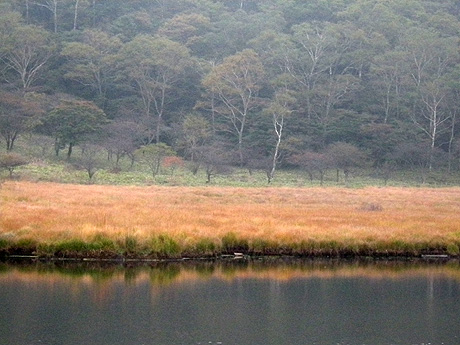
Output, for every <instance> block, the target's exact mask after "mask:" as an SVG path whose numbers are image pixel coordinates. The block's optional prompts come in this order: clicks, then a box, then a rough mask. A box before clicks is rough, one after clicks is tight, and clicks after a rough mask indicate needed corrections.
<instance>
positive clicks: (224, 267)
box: [0, 259, 460, 287]
mask: <svg viewBox="0 0 460 345" xmlns="http://www.w3.org/2000/svg"><path fill="white" fill-rule="evenodd" d="M433 275H436V276H443V277H447V278H450V279H454V280H457V281H460V262H459V261H458V260H451V261H445V262H429V261H424V260H415V261H414V260H411V261H401V260H397V261H375V260H369V261H366V260H354V261H349V260H318V259H315V260H305V259H302V260H300V259H299V260H297V259H286V260H283V259H263V260H253V261H246V260H244V261H243V260H240V261H238V260H229V261H220V262H214V261H205V262H186V263H183V262H170V263H165V262H162V263H149V264H139V265H122V264H113V263H112V264H109V263H100V262H99V263H75V262H72V263H61V262H60V263H50V262H47V263H44V262H34V263H31V262H20V263H17V262H15V263H6V262H4V263H0V284H8V283H9V282H13V281H23V282H24V283H50V284H54V283H55V282H57V281H59V280H63V279H64V280H72V281H74V282H85V284H90V285H103V284H111V283H114V282H117V283H121V284H127V285H137V284H145V283H148V284H151V285H152V286H155V287H162V286H169V285H171V284H183V283H190V282H193V283H197V282H200V281H206V280H209V279H216V280H222V281H228V282H230V281H233V280H236V279H266V280H276V281H289V280H291V279H309V278H321V279H331V278H365V279H404V278H408V277H416V276H421V277H423V276H433Z"/></svg>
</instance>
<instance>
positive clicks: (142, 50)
mask: <svg viewBox="0 0 460 345" xmlns="http://www.w3.org/2000/svg"><path fill="white" fill-rule="evenodd" d="M119 59H120V65H121V66H122V68H123V72H124V75H125V78H126V79H127V80H128V81H129V82H131V83H133V84H134V85H132V86H133V87H134V89H135V90H136V91H137V92H138V93H139V95H140V96H141V98H142V101H143V104H144V115H145V116H146V117H147V118H149V117H151V116H154V117H155V118H156V121H155V122H156V131H155V136H154V137H152V138H149V143H152V142H153V141H155V142H156V143H157V144H158V143H159V142H160V137H161V128H162V124H163V120H164V116H165V112H166V110H167V106H168V103H169V101H170V92H171V89H172V87H173V86H174V85H175V84H176V83H177V82H178V81H179V80H181V78H182V77H183V76H184V74H185V72H186V71H187V68H189V67H191V66H192V65H193V60H192V58H191V57H190V54H189V52H188V50H187V48H186V47H185V46H183V45H181V44H180V43H177V42H173V41H171V40H168V39H166V38H162V37H151V36H145V35H139V36H137V37H136V38H134V39H133V40H132V41H131V42H129V43H127V44H126V45H125V46H124V47H123V49H122V51H121V52H120V55H119Z"/></svg>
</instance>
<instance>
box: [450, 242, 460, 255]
mask: <svg viewBox="0 0 460 345" xmlns="http://www.w3.org/2000/svg"><path fill="white" fill-rule="evenodd" d="M447 254H449V255H452V256H458V255H459V254H460V248H459V247H458V245H456V244H455V243H450V244H448V245H447Z"/></svg>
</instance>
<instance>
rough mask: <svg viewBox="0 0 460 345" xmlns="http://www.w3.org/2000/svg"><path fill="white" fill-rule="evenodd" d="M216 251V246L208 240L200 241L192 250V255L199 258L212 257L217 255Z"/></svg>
mask: <svg viewBox="0 0 460 345" xmlns="http://www.w3.org/2000/svg"><path fill="white" fill-rule="evenodd" d="M217 250H218V246H217V244H216V243H215V242H214V241H213V240H211V239H209V238H202V239H200V240H199V241H198V242H197V243H196V244H195V246H194V248H193V249H192V251H193V252H194V254H196V255H199V256H214V255H216V254H217Z"/></svg>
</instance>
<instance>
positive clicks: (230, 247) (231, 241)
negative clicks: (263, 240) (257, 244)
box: [222, 232, 249, 254]
mask: <svg viewBox="0 0 460 345" xmlns="http://www.w3.org/2000/svg"><path fill="white" fill-rule="evenodd" d="M248 250H249V243H248V240H246V239H243V238H239V237H238V236H237V235H236V234H235V233H234V232H228V233H227V234H225V235H224V236H223V237H222V252H223V253H227V254H229V253H235V252H243V253H247V252H248Z"/></svg>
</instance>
